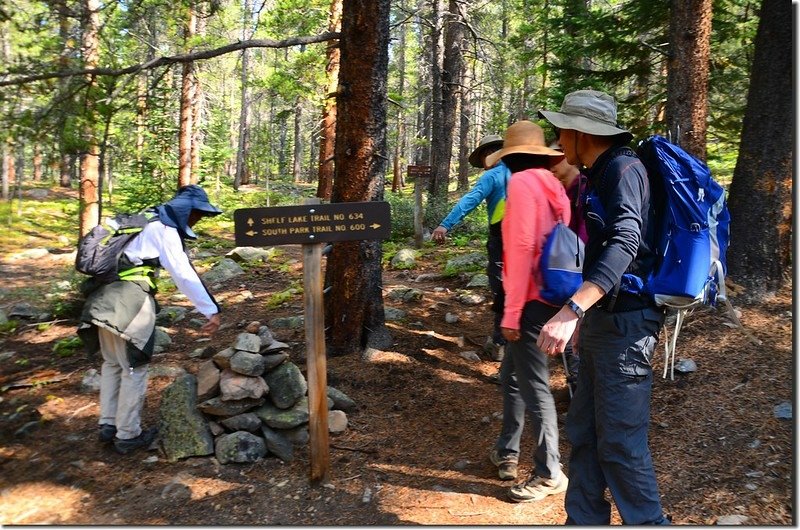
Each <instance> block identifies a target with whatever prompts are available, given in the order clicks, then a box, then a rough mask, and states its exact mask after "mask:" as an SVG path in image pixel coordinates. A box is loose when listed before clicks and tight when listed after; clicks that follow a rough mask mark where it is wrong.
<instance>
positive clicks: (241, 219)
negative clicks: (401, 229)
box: [233, 202, 391, 247]
mask: <svg viewBox="0 0 800 530" xmlns="http://www.w3.org/2000/svg"><path fill="white" fill-rule="evenodd" d="M390 219H391V214H390V210H389V203H388V202H337V203H333V204H308V205H303V206H275V207H272V208H241V209H239V210H236V211H234V212H233V222H234V233H235V236H236V244H237V245H239V246H247V247H256V246H270V245H291V244H301V245H305V244H310V243H323V242H329V241H353V240H357V239H386V238H388V237H389V235H390V231H391V226H390V225H391V223H390Z"/></svg>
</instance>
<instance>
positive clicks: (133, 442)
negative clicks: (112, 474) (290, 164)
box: [78, 184, 222, 454]
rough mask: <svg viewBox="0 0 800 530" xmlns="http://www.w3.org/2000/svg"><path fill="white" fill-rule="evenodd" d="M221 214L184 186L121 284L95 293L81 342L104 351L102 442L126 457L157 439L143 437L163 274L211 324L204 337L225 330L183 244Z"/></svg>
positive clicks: (151, 432) (129, 261) (146, 234)
mask: <svg viewBox="0 0 800 530" xmlns="http://www.w3.org/2000/svg"><path fill="white" fill-rule="evenodd" d="M221 213H222V210H220V209H219V208H217V207H216V206H213V205H212V204H211V203H210V202H209V200H208V195H206V192H205V191H204V190H203V189H202V188H201V187H200V186H197V185H196V184H192V185H189V186H183V187H182V188H180V189H179V190H178V193H177V194H176V195H175V197H173V198H172V199H171V200H170V201H168V202H165V203H164V204H161V205H159V206H156V207H154V208H151V209H149V210H147V212H146V214H147V215H148V216H149V217H150V222H149V223H148V224H147V225H146V226H145V227H144V228H143V229H142V231H141V232H140V233H139V234H137V235H136V236H135V237H134V239H133V240H131V241H130V242H129V243H128V244H127V245H126V246H125V248H124V251H123V252H122V256H121V257H120V258H119V270H120V275H119V276H120V277H119V279H117V280H116V281H113V282H111V283H105V284H102V285H99V286H96V288H94V289H93V290H92V291H91V293H90V294H89V295H88V297H87V299H86V303H85V304H84V307H83V311H82V313H81V318H80V325H79V327H78V334H79V335H80V337H81V339H82V340H83V343H84V346H85V347H86V349H87V350H88V351H89V353H90V354H95V353H96V352H98V351H99V352H100V353H101V354H102V357H103V366H102V370H101V380H100V420H99V438H100V441H101V442H103V443H109V444H113V447H114V449H115V450H116V451H117V452H118V453H120V454H128V453H131V452H133V451H135V450H137V449H140V448H146V447H148V446H149V445H150V444H151V443H152V442H153V440H154V439H155V437H156V434H157V429H156V428H155V427H151V428H149V429H142V426H141V415H142V407H143V406H144V398H145V393H146V392H147V368H148V364H149V362H150V359H151V357H152V355H153V349H154V342H155V327H156V301H155V291H156V284H155V277H156V274H157V272H158V269H159V268H160V267H163V268H165V269H166V270H167V272H169V274H170V277H171V278H172V280H173V281H174V282H175V285H176V286H177V287H178V289H180V291H181V292H182V293H183V294H185V295H186V297H187V298H188V299H189V300H190V301H191V302H192V303H193V304H194V306H195V307H196V308H197V310H198V311H199V312H200V313H202V314H203V315H204V316H205V317H206V318H208V322H206V323H205V324H204V325H203V326H202V328H201V331H202V332H204V333H207V334H213V333H215V332H216V331H217V330H218V329H219V326H220V317H219V305H218V304H217V302H216V300H214V297H213V296H212V295H211V293H209V292H208V290H207V289H206V287H205V285H204V284H203V282H202V281H201V280H200V277H199V276H198V275H197V272H196V271H195V270H194V268H193V267H192V265H191V263H190V262H189V256H188V255H187V254H186V252H185V246H184V241H185V240H186V239H196V238H197V234H195V233H194V231H193V230H192V227H193V226H194V224H195V223H197V222H198V221H199V220H200V219H202V218H204V217H210V216H215V215H219V214H221ZM126 273H129V274H126ZM92 280H94V278H89V280H87V282H90V281H92Z"/></svg>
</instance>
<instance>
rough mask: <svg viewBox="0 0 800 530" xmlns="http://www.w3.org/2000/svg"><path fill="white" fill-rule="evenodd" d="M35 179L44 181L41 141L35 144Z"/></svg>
mask: <svg viewBox="0 0 800 530" xmlns="http://www.w3.org/2000/svg"><path fill="white" fill-rule="evenodd" d="M33 181H34V182H41V181H42V147H41V145H39V142H36V143H34V144H33Z"/></svg>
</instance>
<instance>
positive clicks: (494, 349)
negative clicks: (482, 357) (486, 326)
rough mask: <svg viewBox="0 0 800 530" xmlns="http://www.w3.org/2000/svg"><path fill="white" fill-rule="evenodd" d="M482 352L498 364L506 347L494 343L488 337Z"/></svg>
mask: <svg viewBox="0 0 800 530" xmlns="http://www.w3.org/2000/svg"><path fill="white" fill-rule="evenodd" d="M483 351H484V352H486V354H487V355H489V358H490V359H491V360H493V361H496V362H500V361H502V360H503V357H504V356H505V353H506V346H505V344H498V343H496V342H494V341H493V340H492V338H491V337H488V338H487V339H486V344H484V345H483Z"/></svg>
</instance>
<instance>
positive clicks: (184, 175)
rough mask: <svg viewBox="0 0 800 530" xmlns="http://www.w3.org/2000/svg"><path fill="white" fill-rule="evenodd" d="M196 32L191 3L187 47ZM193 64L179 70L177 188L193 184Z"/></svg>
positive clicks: (186, 22) (185, 29) (185, 35)
mask: <svg viewBox="0 0 800 530" xmlns="http://www.w3.org/2000/svg"><path fill="white" fill-rule="evenodd" d="M196 32H197V14H196V12H195V7H194V5H193V4H192V2H190V3H189V5H188V6H187V12H186V19H185V20H184V24H183V40H184V43H185V44H186V45H187V47H188V45H189V43H190V42H191V40H192V37H194V36H195V34H196ZM195 87H196V84H195V80H194V63H193V62H188V63H184V64H183V67H182V69H181V109H180V131H179V133H178V187H179V188H180V187H182V186H188V185H189V184H193V183H194V175H192V139H193V138H194V123H193V120H192V118H193V117H194V112H193V108H194V101H195Z"/></svg>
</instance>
